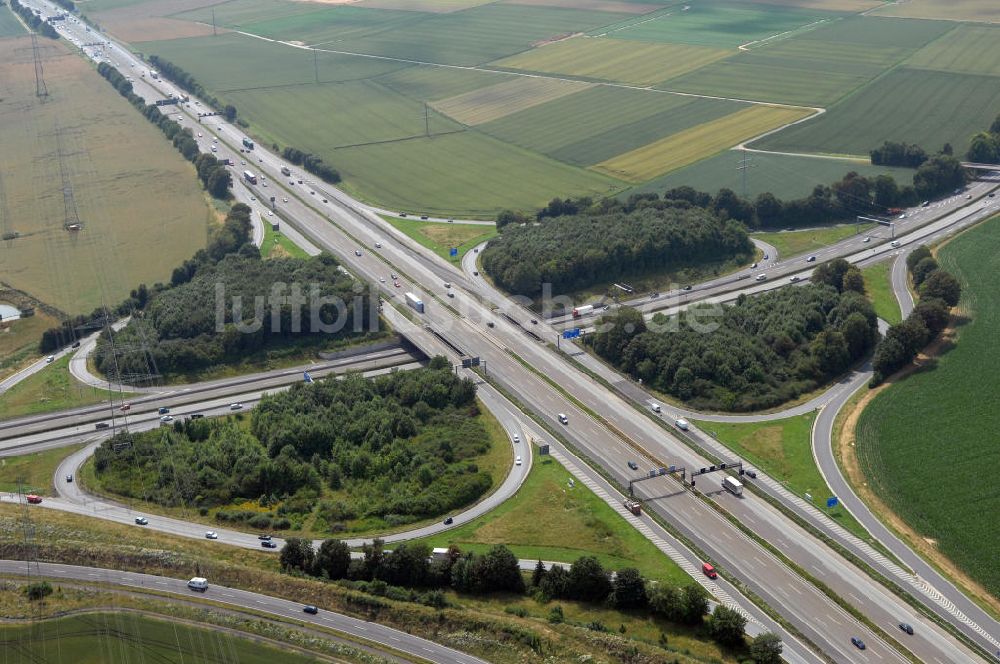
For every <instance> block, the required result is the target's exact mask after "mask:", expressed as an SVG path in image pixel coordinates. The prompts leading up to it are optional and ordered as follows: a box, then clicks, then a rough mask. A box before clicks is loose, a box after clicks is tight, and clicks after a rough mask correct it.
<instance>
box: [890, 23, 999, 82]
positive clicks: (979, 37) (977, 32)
mask: <svg viewBox="0 0 1000 664" xmlns="http://www.w3.org/2000/svg"><path fill="white" fill-rule="evenodd" d="M907 64H908V65H910V66H911V67H918V68H920V69H936V70H939V71H951V72H958V73H962V74H990V75H992V76H1000V27H993V26H989V27H987V26H984V25H959V26H958V27H956V28H955V29H954V30H952V31H951V32H949V33H948V34H946V35H944V36H943V37H940V38H939V39H936V40H935V41H933V42H931V43H930V44H928V45H927V46H925V47H924V48H922V49H920V50H919V51H917V52H916V53H914V54H913V57H911V58H910V59H909V60H908V61H907Z"/></svg>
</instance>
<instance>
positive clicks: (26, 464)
mask: <svg viewBox="0 0 1000 664" xmlns="http://www.w3.org/2000/svg"><path fill="white" fill-rule="evenodd" d="M83 445H84V444H83V443H81V444H79V445H72V446H70V447H57V448H55V449H52V450H45V451H44V452H35V453H34V454H22V455H20V456H5V457H0V491H5V492H6V491H9V492H12V493H13V492H16V491H17V490H18V489H19V488H20V489H21V490H22V491H24V492H25V493H34V494H38V495H40V496H51V495H53V491H52V478H53V477H54V476H55V472H56V468H57V467H58V466H59V463H60V462H61V461H62V460H63V459H65V458H66V457H68V456H69V455H70V454H72V453H73V452H76V451H77V450H78V449H80V448H81V447H83Z"/></svg>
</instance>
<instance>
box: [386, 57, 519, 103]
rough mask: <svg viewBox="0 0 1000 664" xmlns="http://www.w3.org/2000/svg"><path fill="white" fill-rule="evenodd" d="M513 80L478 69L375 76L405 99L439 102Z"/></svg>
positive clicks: (417, 69)
mask: <svg viewBox="0 0 1000 664" xmlns="http://www.w3.org/2000/svg"><path fill="white" fill-rule="evenodd" d="M511 78H512V75H511V74H502V73H493V72H488V71H481V70H478V69H451V68H448V67H432V66H428V65H416V66H413V67H407V68H405V69H399V70H396V71H393V72H389V73H388V74H383V75H381V76H376V77H375V78H374V79H373V80H375V81H377V82H378V83H381V84H382V85H384V86H385V87H387V88H389V89H390V90H393V91H394V92H398V93H399V94H401V95H403V96H404V97H410V98H411V99H423V100H426V101H437V100H439V99H447V98H448V97H454V96H455V95H460V94H463V93H465V92H469V91H471V90H476V89H478V88H484V87H486V86H488V85H495V84H497V83H501V82H503V81H508V80H510V79H511Z"/></svg>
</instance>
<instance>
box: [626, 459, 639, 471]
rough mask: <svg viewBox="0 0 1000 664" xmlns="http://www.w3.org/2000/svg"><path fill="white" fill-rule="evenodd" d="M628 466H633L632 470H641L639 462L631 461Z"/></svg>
mask: <svg viewBox="0 0 1000 664" xmlns="http://www.w3.org/2000/svg"><path fill="white" fill-rule="evenodd" d="M628 467H629V468H631V469H632V470H639V464H637V463H636V462H635V461H629V462H628Z"/></svg>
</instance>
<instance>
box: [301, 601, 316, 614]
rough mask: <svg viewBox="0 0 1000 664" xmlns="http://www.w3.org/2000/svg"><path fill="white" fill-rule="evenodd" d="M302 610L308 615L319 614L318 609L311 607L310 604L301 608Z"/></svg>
mask: <svg viewBox="0 0 1000 664" xmlns="http://www.w3.org/2000/svg"><path fill="white" fill-rule="evenodd" d="M302 610H303V611H304V612H305V613H309V614H312V615H316V614H317V613H319V609H318V608H316V607H315V606H313V605H312V604H306V605H305V606H303V607H302Z"/></svg>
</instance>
